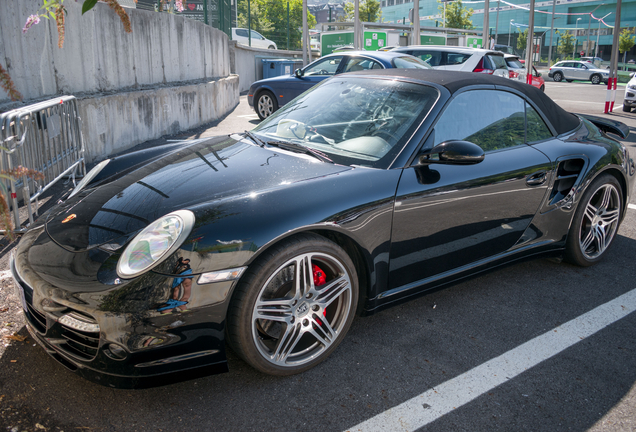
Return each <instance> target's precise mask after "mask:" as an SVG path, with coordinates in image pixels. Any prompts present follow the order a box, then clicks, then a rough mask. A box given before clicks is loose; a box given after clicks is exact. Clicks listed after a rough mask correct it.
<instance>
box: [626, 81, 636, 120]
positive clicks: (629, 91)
mask: <svg viewBox="0 0 636 432" xmlns="http://www.w3.org/2000/svg"><path fill="white" fill-rule="evenodd" d="M630 75H631V77H632V79H631V80H629V82H628V83H627V87H625V98H624V100H623V111H625V112H630V111H631V110H632V108H636V74H634V73H632V74H630Z"/></svg>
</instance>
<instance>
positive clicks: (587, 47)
mask: <svg viewBox="0 0 636 432" xmlns="http://www.w3.org/2000/svg"><path fill="white" fill-rule="evenodd" d="M604 4H605V3H601V4H600V5H598V6H596V7H595V8H594V9H592V12H590V19H589V21H588V23H587V46H586V47H585V56H589V55H590V25H592V14H593V13H594V11H595V10H596V9H598V8H600V7H601V6H603V5H604Z"/></svg>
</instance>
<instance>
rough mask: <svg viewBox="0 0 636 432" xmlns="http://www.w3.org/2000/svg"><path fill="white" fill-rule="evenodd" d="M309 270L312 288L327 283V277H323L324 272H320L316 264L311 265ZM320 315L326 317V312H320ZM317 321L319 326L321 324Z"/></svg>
mask: <svg viewBox="0 0 636 432" xmlns="http://www.w3.org/2000/svg"><path fill="white" fill-rule="evenodd" d="M311 268H312V270H313V271H314V286H317V287H318V286H320V285H324V284H325V283H327V276H326V275H325V272H324V271H322V269H321V268H320V267H318V266H317V265H316V264H312V266H311ZM322 315H323V316H325V317H326V316H327V311H326V310H324V311H322ZM317 321H318V323H319V324H322V323H321V322H320V320H317Z"/></svg>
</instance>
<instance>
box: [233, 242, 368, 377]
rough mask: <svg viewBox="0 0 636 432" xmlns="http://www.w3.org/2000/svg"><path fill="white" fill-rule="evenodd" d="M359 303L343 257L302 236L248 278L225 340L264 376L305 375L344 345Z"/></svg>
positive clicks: (355, 283)
mask: <svg viewBox="0 0 636 432" xmlns="http://www.w3.org/2000/svg"><path fill="white" fill-rule="evenodd" d="M357 303H358V278H357V274H356V270H355V267H354V265H353V262H352V261H351V259H350V258H349V256H348V255H347V254H346V252H345V251H344V250H343V249H342V248H341V247H340V246H338V245H337V244H335V243H334V242H332V241H329V240H327V239H325V238H323V237H320V236H318V235H314V234H303V235H299V236H296V237H293V238H291V239H289V240H286V241H284V242H283V243H281V244H280V245H278V246H275V247H273V248H272V250H270V251H267V252H265V253H264V254H263V255H262V256H261V257H260V258H259V259H258V260H257V261H256V262H255V263H253V264H252V265H250V267H249V269H248V270H247V271H246V273H245V274H244V275H243V277H242V278H241V281H240V282H239V285H238V286H237V288H236V292H235V294H234V296H233V298H232V301H231V303H230V307H229V311H228V317H227V325H228V326H227V333H228V341H229V343H230V346H231V347H232V349H233V350H234V351H235V352H236V353H237V354H238V355H239V356H240V357H241V358H242V359H243V360H245V361H246V362H247V363H249V364H250V365H251V366H253V367H254V368H255V369H258V370H260V371H261V372H264V373H267V374H270V375H278V376H285V375H292V374H296V373H300V372H304V371H306V370H308V369H311V368H312V367H314V366H316V365H317V364H318V363H320V362H322V361H323V360H324V359H325V358H327V356H329V354H331V353H332V352H333V350H335V349H336V347H337V346H338V344H340V342H341V341H342V339H343V338H344V336H345V334H346V333H347V331H348V330H349V327H350V326H351V322H352V321H353V317H354V313H355V310H356V307H357Z"/></svg>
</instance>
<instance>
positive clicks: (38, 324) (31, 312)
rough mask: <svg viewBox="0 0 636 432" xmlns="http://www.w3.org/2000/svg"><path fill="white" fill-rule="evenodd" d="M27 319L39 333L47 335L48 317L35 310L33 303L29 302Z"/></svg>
mask: <svg viewBox="0 0 636 432" xmlns="http://www.w3.org/2000/svg"><path fill="white" fill-rule="evenodd" d="M27 309H28V310H27V315H28V316H27V318H28V319H29V323H31V325H32V326H33V328H35V330H37V331H38V332H39V333H42V334H44V333H46V316H44V315H43V314H41V313H40V312H38V311H37V310H35V308H34V307H33V306H32V305H31V302H29V301H27Z"/></svg>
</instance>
